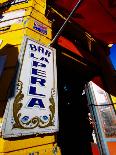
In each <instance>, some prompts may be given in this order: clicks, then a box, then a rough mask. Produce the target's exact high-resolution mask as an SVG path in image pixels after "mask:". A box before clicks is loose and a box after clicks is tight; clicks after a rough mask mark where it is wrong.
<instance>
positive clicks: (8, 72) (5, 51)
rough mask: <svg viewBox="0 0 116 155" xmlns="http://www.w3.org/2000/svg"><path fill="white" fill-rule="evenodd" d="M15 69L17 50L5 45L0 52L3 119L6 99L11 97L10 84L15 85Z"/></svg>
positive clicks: (0, 92) (16, 65) (1, 113)
mask: <svg viewBox="0 0 116 155" xmlns="http://www.w3.org/2000/svg"><path fill="white" fill-rule="evenodd" d="M17 67H18V48H17V47H15V46H13V45H10V44H7V45H6V46H5V47H3V48H2V49H1V50H0V117H3V114H4V111H5V107H6V103H7V100H8V97H9V96H11V94H12V95H13V89H11V84H13V83H15V82H14V81H15V79H16V78H15V77H16V70H17ZM13 79H14V80H13ZM12 87H13V86H12Z"/></svg>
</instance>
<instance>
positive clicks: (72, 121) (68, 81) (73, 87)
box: [57, 52, 95, 155]
mask: <svg viewBox="0 0 116 155" xmlns="http://www.w3.org/2000/svg"><path fill="white" fill-rule="evenodd" d="M57 74H58V79H57V80H58V96H59V97H58V104H59V133H58V145H59V146H60V148H61V150H62V155H91V154H92V152H91V142H92V141H93V138H92V130H93V129H92V126H91V125H90V122H89V120H88V113H89V108H88V105H87V99H86V95H85V93H84V87H85V84H86V83H87V82H89V81H90V80H91V79H92V77H93V76H94V75H95V70H92V68H91V67H90V66H88V65H87V64H86V63H83V62H82V61H79V60H78V59H76V58H74V57H72V56H69V55H67V54H66V53H63V52H61V53H59V54H58V56H57Z"/></svg>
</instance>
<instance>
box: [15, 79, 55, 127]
mask: <svg viewBox="0 0 116 155" xmlns="http://www.w3.org/2000/svg"><path fill="white" fill-rule="evenodd" d="M17 86H18V93H17V95H16V97H15V100H14V103H13V117H14V121H15V123H14V125H13V128H20V129H33V128H36V127H39V128H46V127H49V126H52V125H53V124H54V115H55V102H54V94H55V90H54V89H53V88H52V90H51V97H50V98H49V101H50V103H51V104H50V106H49V110H50V114H49V118H48V121H45V122H44V121H43V120H42V119H41V117H38V116H35V117H33V118H32V119H30V120H29V121H28V119H29V117H28V116H25V117H24V119H25V120H26V121H21V119H20V118H21V113H20V112H19V111H20V110H21V108H22V106H23V104H22V103H21V101H22V100H23V98H24V94H23V93H22V88H23V83H22V82H21V81H19V82H18V84H17ZM46 117H47V116H44V119H46Z"/></svg>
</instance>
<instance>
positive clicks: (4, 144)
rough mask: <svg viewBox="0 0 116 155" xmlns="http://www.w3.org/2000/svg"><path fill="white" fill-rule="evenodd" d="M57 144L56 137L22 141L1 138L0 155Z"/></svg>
mask: <svg viewBox="0 0 116 155" xmlns="http://www.w3.org/2000/svg"><path fill="white" fill-rule="evenodd" d="M54 142H55V136H54V135H53V136H44V137H34V138H28V139H22V140H16V139H15V140H5V139H2V138H0V153H2V152H10V151H15V150H20V149H27V148H30V147H37V146H41V145H45V144H46V145H47V144H50V143H54Z"/></svg>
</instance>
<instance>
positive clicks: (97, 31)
mask: <svg viewBox="0 0 116 155" xmlns="http://www.w3.org/2000/svg"><path fill="white" fill-rule="evenodd" d="M77 2H78V0H55V2H54V4H53V5H54V7H55V8H57V9H58V10H59V12H60V13H62V14H63V15H64V16H68V14H70V12H71V11H72V9H73V7H74V6H75V5H76V3H77ZM72 20H73V21H75V22H76V23H78V24H79V25H81V26H82V27H83V28H84V29H85V30H86V31H87V32H89V33H90V34H92V35H93V37H95V38H97V39H100V40H102V41H104V42H105V43H107V44H110V43H116V0H83V2H82V3H81V5H80V7H79V8H78V9H77V11H76V12H75V13H74V14H73V16H72Z"/></svg>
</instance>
